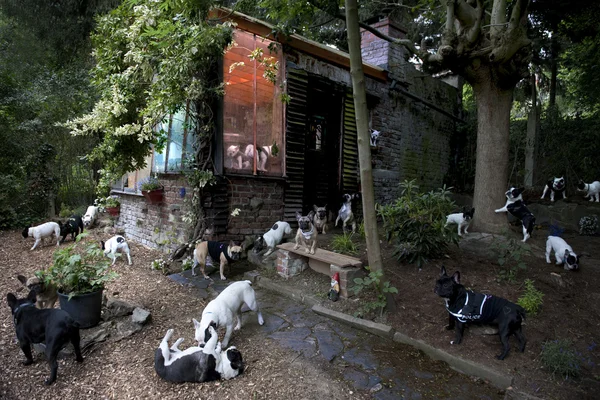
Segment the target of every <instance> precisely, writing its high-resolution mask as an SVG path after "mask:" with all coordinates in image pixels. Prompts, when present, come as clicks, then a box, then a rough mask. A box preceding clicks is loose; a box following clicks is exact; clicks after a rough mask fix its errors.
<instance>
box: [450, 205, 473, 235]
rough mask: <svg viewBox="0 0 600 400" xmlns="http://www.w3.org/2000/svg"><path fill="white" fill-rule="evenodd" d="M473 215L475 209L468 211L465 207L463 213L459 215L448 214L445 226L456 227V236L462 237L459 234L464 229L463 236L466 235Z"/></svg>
mask: <svg viewBox="0 0 600 400" xmlns="http://www.w3.org/2000/svg"><path fill="white" fill-rule="evenodd" d="M474 214H475V209H474V208H471V209H470V210H469V209H468V208H467V207H465V209H464V211H463V212H461V213H455V214H450V215H448V216H447V217H446V226H448V225H449V224H456V225H458V236H462V234H461V233H460V232H461V230H462V228H463V227H464V228H465V235H466V234H468V233H469V232H467V230H468V229H469V225H470V224H471V220H472V219H473V215H474Z"/></svg>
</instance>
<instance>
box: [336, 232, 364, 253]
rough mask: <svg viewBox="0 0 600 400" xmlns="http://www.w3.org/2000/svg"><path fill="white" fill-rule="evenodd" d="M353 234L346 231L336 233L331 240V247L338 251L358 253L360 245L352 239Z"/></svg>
mask: <svg viewBox="0 0 600 400" xmlns="http://www.w3.org/2000/svg"><path fill="white" fill-rule="evenodd" d="M352 235H353V234H347V233H344V234H343V235H335V236H334V237H333V240H332V241H331V248H332V249H333V251H335V252H336V253H341V254H350V255H354V254H356V253H358V246H357V245H356V243H354V242H353V241H352Z"/></svg>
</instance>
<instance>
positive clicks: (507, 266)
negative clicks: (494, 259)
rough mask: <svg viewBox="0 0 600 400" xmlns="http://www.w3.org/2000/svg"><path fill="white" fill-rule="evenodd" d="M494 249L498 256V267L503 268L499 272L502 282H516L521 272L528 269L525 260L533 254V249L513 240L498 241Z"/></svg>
mask: <svg viewBox="0 0 600 400" xmlns="http://www.w3.org/2000/svg"><path fill="white" fill-rule="evenodd" d="M492 249H493V250H494V251H495V252H496V253H497V254H498V265H500V267H501V269H500V272H498V277H499V278H500V280H504V281H507V282H514V281H515V280H516V279H517V273H518V272H519V270H525V269H526V268H527V264H525V261H524V260H523V258H524V257H525V256H526V255H528V254H530V253H531V247H530V246H529V245H528V244H527V243H522V242H521V241H517V240H515V239H512V238H511V239H507V240H496V241H494V242H493V244H492Z"/></svg>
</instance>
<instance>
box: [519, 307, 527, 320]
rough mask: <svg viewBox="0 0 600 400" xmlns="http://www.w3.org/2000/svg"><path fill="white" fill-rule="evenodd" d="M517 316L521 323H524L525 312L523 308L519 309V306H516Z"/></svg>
mask: <svg viewBox="0 0 600 400" xmlns="http://www.w3.org/2000/svg"><path fill="white" fill-rule="evenodd" d="M517 315H518V316H519V317H521V319H522V320H523V321H525V317H526V315H527V312H526V311H525V309H524V308H523V307H521V306H520V305H518V304H517Z"/></svg>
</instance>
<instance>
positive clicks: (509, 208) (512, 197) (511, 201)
mask: <svg viewBox="0 0 600 400" xmlns="http://www.w3.org/2000/svg"><path fill="white" fill-rule="evenodd" d="M524 190H525V189H524V188H520V189H516V188H514V187H511V188H510V189H508V190H507V191H506V193H505V195H506V204H505V205H504V207H502V208H499V209H497V210H495V212H497V213H501V212H509V213H511V214H512V215H513V216H515V217H516V218H518V219H519V220H520V221H521V224H522V226H523V243H525V242H526V241H527V239H529V238H530V237H531V233H532V232H533V227H534V226H535V217H534V216H533V213H532V212H531V211H529V209H528V208H527V206H526V205H525V203H523V196H522V193H523V191H524Z"/></svg>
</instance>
